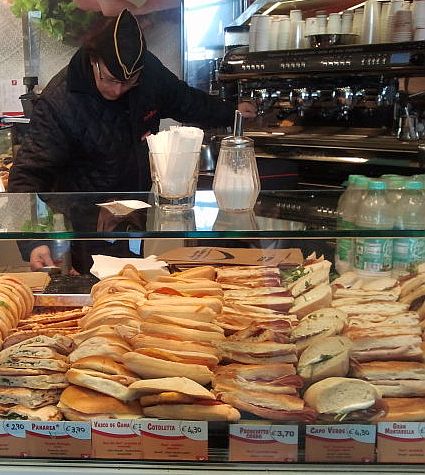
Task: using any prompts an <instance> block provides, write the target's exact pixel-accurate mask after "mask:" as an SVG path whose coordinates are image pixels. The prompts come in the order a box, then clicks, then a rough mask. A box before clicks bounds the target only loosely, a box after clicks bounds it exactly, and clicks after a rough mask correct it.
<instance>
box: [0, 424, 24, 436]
mask: <svg viewBox="0 0 425 475" xmlns="http://www.w3.org/2000/svg"><path fill="white" fill-rule="evenodd" d="M28 426H29V424H28V422H27V421H3V431H2V435H3V434H8V435H12V436H13V437H18V438H20V439H25V437H26V435H27V428H28Z"/></svg>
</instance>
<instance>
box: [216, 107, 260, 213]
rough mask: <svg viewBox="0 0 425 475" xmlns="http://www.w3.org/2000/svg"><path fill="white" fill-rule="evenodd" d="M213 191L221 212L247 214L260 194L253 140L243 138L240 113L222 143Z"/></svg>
mask: <svg viewBox="0 0 425 475" xmlns="http://www.w3.org/2000/svg"><path fill="white" fill-rule="evenodd" d="M213 190H214V194H215V197H216V200H217V204H218V206H219V208H220V209H222V210H224V211H247V210H250V209H252V208H253V207H254V205H255V203H256V201H257V197H258V193H259V192H260V177H259V175H258V168H257V161H256V159H255V150H254V141H253V140H251V139H249V138H248V137H244V136H243V135H242V114H241V113H240V112H239V111H236V113H235V124H234V129H233V135H232V136H229V137H225V138H224V139H223V140H222V142H221V147H220V153H219V156H218V161H217V167H216V170H215V175H214V182H213Z"/></svg>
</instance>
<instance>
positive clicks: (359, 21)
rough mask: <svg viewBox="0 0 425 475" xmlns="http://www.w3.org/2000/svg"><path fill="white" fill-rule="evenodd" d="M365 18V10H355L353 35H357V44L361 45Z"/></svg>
mask: <svg viewBox="0 0 425 475" xmlns="http://www.w3.org/2000/svg"><path fill="white" fill-rule="evenodd" d="M363 16H364V10H363V8H358V9H357V10H355V12H354V18H353V34H354V35H357V39H356V42H357V43H361V38H362V36H363Z"/></svg>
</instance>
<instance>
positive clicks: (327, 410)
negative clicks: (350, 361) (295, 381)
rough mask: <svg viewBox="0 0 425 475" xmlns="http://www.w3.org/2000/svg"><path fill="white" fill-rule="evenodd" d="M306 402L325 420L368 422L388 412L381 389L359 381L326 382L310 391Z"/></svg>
mask: <svg viewBox="0 0 425 475" xmlns="http://www.w3.org/2000/svg"><path fill="white" fill-rule="evenodd" d="M304 401H305V402H306V403H307V404H308V405H309V406H310V407H312V408H313V409H315V410H316V411H317V413H318V414H319V418H320V419H321V420H324V421H332V420H335V421H342V420H350V421H369V420H372V419H374V418H376V417H381V416H383V415H384V414H385V413H386V412H387V408H386V406H385V403H384V402H383V400H382V395H381V393H380V392H379V390H378V389H377V388H376V387H375V386H374V385H372V384H370V383H367V382H366V381H362V380H360V379H351V378H339V377H332V378H326V379H323V380H322V381H318V382H317V383H314V384H313V385H311V386H310V387H309V388H308V389H307V391H306V392H305V393H304Z"/></svg>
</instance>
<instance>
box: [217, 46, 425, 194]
mask: <svg viewBox="0 0 425 475" xmlns="http://www.w3.org/2000/svg"><path fill="white" fill-rule="evenodd" d="M219 91H220V95H221V97H222V99H223V100H229V101H233V102H235V103H236V102H238V101H239V102H240V101H242V100H250V101H255V103H256V104H257V107H258V116H257V118H256V119H254V120H253V121H246V123H245V132H244V134H245V135H247V136H249V137H251V138H253V139H254V141H255V150H256V156H257V158H258V159H262V158H263V159H274V160H276V161H277V162H276V164H277V163H279V161H286V163H288V164H292V165H293V164H296V166H297V170H298V185H299V186H300V187H304V188H306V187H307V188H314V187H338V186H340V185H341V184H342V183H343V182H344V180H345V179H346V178H347V176H348V175H349V174H352V173H356V174H365V175H368V176H380V175H382V174H385V173H397V174H405V175H412V174H415V173H423V169H424V167H425V41H421V42H406V43H388V44H372V45H347V46H329V47H325V48H309V49H298V50H285V51H264V52H253V53H250V52H248V51H247V48H239V49H233V50H231V51H230V52H229V53H228V54H227V55H226V56H225V57H224V58H223V61H222V62H221V67H220V71H219ZM217 140H220V138H219V137H218V138H217Z"/></svg>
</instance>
